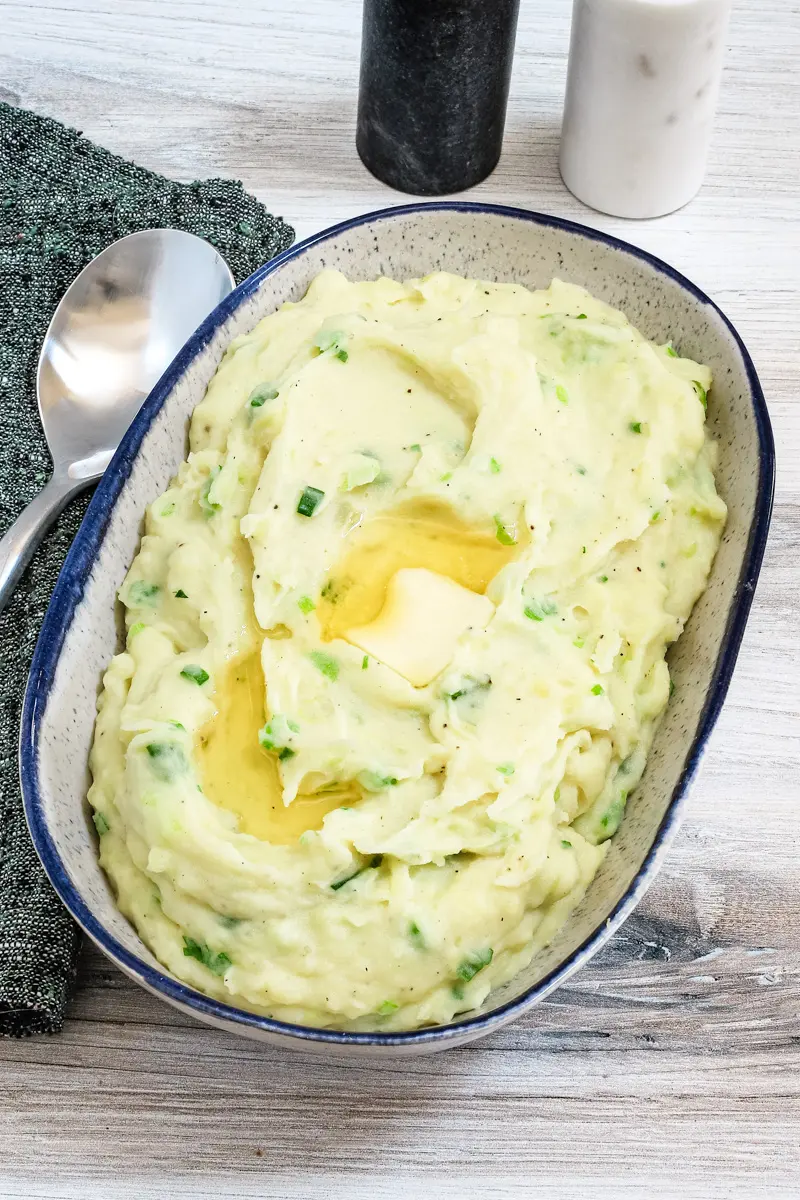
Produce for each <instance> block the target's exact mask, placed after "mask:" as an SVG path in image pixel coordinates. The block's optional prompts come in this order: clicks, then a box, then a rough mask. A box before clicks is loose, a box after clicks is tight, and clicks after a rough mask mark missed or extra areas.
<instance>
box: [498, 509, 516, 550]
mask: <svg viewBox="0 0 800 1200" xmlns="http://www.w3.org/2000/svg"><path fill="white" fill-rule="evenodd" d="M494 527H495V535H496V537H497V540H498V542H499V543H500V545H501V546H516V544H517V539H516V538H515V537H514V536H513V535H512V534H511V533H509V531H508V530H507V529H506V527H505V525H504V524H503V522H502V520H501V519H500V516H499V514H498V513H495V515H494Z"/></svg>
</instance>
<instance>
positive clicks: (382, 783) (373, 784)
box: [356, 771, 397, 792]
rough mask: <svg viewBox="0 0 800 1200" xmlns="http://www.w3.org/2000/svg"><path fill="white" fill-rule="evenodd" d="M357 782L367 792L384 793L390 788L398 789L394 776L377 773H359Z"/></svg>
mask: <svg viewBox="0 0 800 1200" xmlns="http://www.w3.org/2000/svg"><path fill="white" fill-rule="evenodd" d="M356 782H357V783H360V784H361V786H362V787H363V789H364V791H366V792H382V791H384V790H385V789H386V788H388V787H396V786H397V780H396V779H395V777H394V775H379V774H378V772H377V771H359V773H358V774H357V775H356Z"/></svg>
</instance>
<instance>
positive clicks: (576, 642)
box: [572, 637, 586, 650]
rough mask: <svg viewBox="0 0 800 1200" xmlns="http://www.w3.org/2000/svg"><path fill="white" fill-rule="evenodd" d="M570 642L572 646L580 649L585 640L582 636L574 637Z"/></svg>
mask: <svg viewBox="0 0 800 1200" xmlns="http://www.w3.org/2000/svg"><path fill="white" fill-rule="evenodd" d="M572 644H573V646H577V648H578V649H579V650H582V649H583V647H584V646H585V645H586V642H585V640H584V639H583V638H582V637H576V638H575V640H574V641H573V643H572Z"/></svg>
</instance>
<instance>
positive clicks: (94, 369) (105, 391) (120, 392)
mask: <svg viewBox="0 0 800 1200" xmlns="http://www.w3.org/2000/svg"><path fill="white" fill-rule="evenodd" d="M233 286H234V280H233V276H232V275H231V272H230V269H229V267H228V265H227V263H226V262H225V260H224V259H223V258H222V257H221V255H220V254H219V253H218V252H217V251H216V250H215V249H214V247H213V246H211V245H210V244H209V243H208V242H205V241H203V239H202V238H199V237H195V235H194V234H191V233H186V232H185V231H184V230H181V229H143V230H140V231H139V232H138V233H132V234H129V235H128V237H124V238H120V240H119V241H117V242H114V243H113V244H112V245H110V246H108V247H107V248H106V249H105V250H103V251H102V253H101V254H98V256H97V257H96V258H94V259H93V260H92V261H91V262H90V263H89V264H88V265H87V266H86V267H84V269H83V271H81V273H80V275H78V277H77V278H76V279H75V280H74V281H73V283H72V284H71V285H70V286H69V288H68V289H67V291H66V292H65V293H64V296H63V297H62V299H61V302H60V304H59V305H58V308H57V309H56V311H55V313H54V315H53V319H52V321H51V322H50V325H49V327H48V330H47V333H46V334H45V338H44V343H43V345H42V351H41V355H40V357H39V367H38V371H37V376H36V388H37V394H38V401H39V414H40V416H41V419H42V425H43V426H44V432H45V437H46V438H47V445H48V447H49V449H50V453H51V455H52V458H53V476H52V478H51V479H50V481H49V483H48V484H47V485H46V487H45V488H44V490H43V491H42V492H40V494H39V495H38V496H37V497H36V498H35V500H33V502H32V503H31V504H30V505H28V507H27V508H26V509H25V510H24V512H23V513H22V515H21V516H20V517H19V518H18V519H17V521H16V522H15V523H14V525H12V526H11V528H10V529H9V530H8V532H7V533H6V535H5V536H4V537H3V539H2V541H0V609H2V608H3V607H4V606H5V604H6V602H7V600H8V597H9V596H10V594H11V592H12V590H13V588H14V585H15V583H16V582H17V580H18V579H19V577H20V575H21V574H22V571H23V570H24V569H25V566H26V565H27V563H28V561H29V560H30V557H31V555H32V554H33V551H34V550H35V548H36V546H37V545H38V543H39V541H40V540H41V538H42V535H43V534H44V532H45V530H46V529H47V528H48V526H49V525H50V524H52V522H53V521H54V520H55V518H56V517H57V516H58V513H59V512H60V511H61V509H62V508H63V507H64V505H65V504H66V503H67V501H68V500H69V498H70V497H71V496H72V495H74V494H75V492H77V491H80V489H81V488H84V487H86V486H87V485H88V484H90V483H92V482H93V481H95V480H96V479H99V478H100V476H101V475H102V474H103V472H104V471H105V469H106V467H107V466H108V464H109V462H110V461H111V458H112V457H113V454H114V451H115V450H116V448H117V445H118V443H119V441H120V439H121V437H122V435H123V434H124V432H125V430H126V429H127V428H128V426H129V425H130V423H131V421H132V420H133V418H134V417H135V415H136V413H137V412H138V411H139V408H140V407H141V404H142V401H143V400H144V399H145V397H146V396H147V395H148V394H149V392H150V391H151V389H152V388H153V386H154V384H155V383H156V382H157V381H158V379H159V378H160V377H161V375H162V374H163V372H164V370H165V369H166V367H167V366H168V365H169V363H170V362H171V361H172V360H173V358H174V357H175V355H176V354H177V353H178V351H179V350H180V348H181V346H182V345H183V344H184V342H185V341H186V340H187V339H188V338H189V337H190V335H191V334H192V333H193V332H194V331H195V329H196V328H197V327H198V325H200V323H201V322H202V321H203V320H204V319H205V317H207V316H208V314H209V313H210V312H211V311H212V309H214V308H216V306H217V304H219V302H220V300H222V299H223V298H224V297H225V296H227V294H228V293H229V292H230V291H231V290H232V288H233Z"/></svg>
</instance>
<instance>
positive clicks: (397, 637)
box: [344, 567, 494, 687]
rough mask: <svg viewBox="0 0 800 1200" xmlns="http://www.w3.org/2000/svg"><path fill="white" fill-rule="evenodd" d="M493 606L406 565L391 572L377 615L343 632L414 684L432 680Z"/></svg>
mask: <svg viewBox="0 0 800 1200" xmlns="http://www.w3.org/2000/svg"><path fill="white" fill-rule="evenodd" d="M493 614H494V605H493V604H492V602H491V600H488V599H487V598H486V596H479V595H478V594H477V593H476V592H471V591H469V589H468V588H465V587H462V586H461V584H459V583H454V582H453V580H452V579H448V578H447V576H445V575H439V574H437V573H436V572H435V571H428V570H426V569H425V568H423V567H405V568H403V569H402V570H400V571H398V572H397V573H396V574H395V575H393V576H392V578H391V580H390V581H389V586H388V588H387V590H386V601H385V603H384V606H383V608H382V609H381V612H380V614H379V615H378V616H377V617H376V618H375V620H374V621H372V622H371V623H370V624H369V625H359V626H357V627H356V628H354V629H350V630H348V632H347V633H346V634H345V635H344V636H345V637H346V639H347V641H348V642H350V643H351V644H352V645H353V646H358V648H359V649H360V650H364V651H366V653H367V654H371V655H372V656H373V657H374V658H377V659H378V660H379V661H380V662H382V663H385V664H386V666H387V667H391V668H392V670H393V671H397V673H398V675H402V676H403V678H404V679H407V680H408V682H409V683H410V684H413V686H414V687H424V686H425V684H426V683H430V681H431V680H432V679H435V678H436V676H437V675H439V674H440V673H441V672H442V671H443V670H444V669H445V667H446V666H447V665H448V663H449V662H450V660H451V659H452V657H453V655H454V654H455V650H456V646H457V644H458V639H459V638H460V637H461V635H462V634H464V633H465V632H466V631H467V630H468V629H470V628H472V629H485V628H486V626H487V625H488V624H489V621H490V620H491V618H492V615H493Z"/></svg>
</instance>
